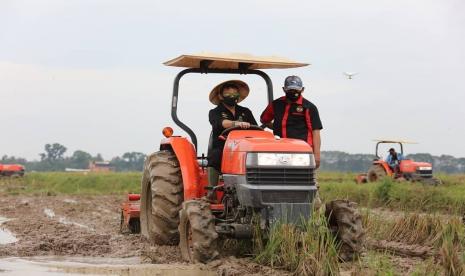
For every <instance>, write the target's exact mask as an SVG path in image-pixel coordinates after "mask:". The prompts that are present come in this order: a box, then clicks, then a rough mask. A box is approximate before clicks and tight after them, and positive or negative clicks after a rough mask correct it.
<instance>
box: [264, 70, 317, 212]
mask: <svg viewBox="0 0 465 276" xmlns="http://www.w3.org/2000/svg"><path fill="white" fill-rule="evenodd" d="M304 89H305V87H304V86H303V83H302V80H301V79H300V78H299V77H298V76H288V77H287V78H286V79H285V80H284V87H283V90H284V93H285V94H286V96H284V97H281V98H279V99H276V100H274V101H273V102H272V103H271V104H269V105H268V106H267V107H266V109H265V110H264V111H263V113H262V115H261V116H260V121H261V122H262V123H263V124H265V125H266V126H267V127H269V128H271V129H273V133H274V135H278V136H280V137H283V138H294V139H300V140H304V141H305V142H307V143H308V144H309V145H310V146H311V147H312V149H313V154H314V157H315V163H316V169H318V168H319V167H320V147H321V138H320V130H321V129H323V125H322V124H321V120H320V115H319V113H318V108H317V107H316V106H315V105H314V104H313V103H311V102H310V101H308V100H307V99H305V98H304V97H303V96H302V93H303V92H304ZM320 206H321V199H320V196H319V193H318V192H317V193H316V195H315V198H314V207H315V208H316V209H319V208H320Z"/></svg>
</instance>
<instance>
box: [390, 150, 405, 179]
mask: <svg viewBox="0 0 465 276" xmlns="http://www.w3.org/2000/svg"><path fill="white" fill-rule="evenodd" d="M388 152H389V155H388V156H387V157H386V163H388V165H389V167H391V169H392V171H393V172H394V174H395V175H397V174H398V173H399V162H400V161H401V160H403V159H404V157H403V156H402V154H401V153H397V152H396V150H395V149H394V148H390V149H389V151H388Z"/></svg>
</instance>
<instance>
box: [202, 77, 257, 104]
mask: <svg viewBox="0 0 465 276" xmlns="http://www.w3.org/2000/svg"><path fill="white" fill-rule="evenodd" d="M226 83H231V84H234V85H236V86H237V87H238V88H239V100H238V101H237V102H238V103H240V102H242V100H244V99H245V98H247V96H248V95H249V91H250V89H249V86H248V85H247V83H245V82H243V81H240V80H228V81H225V82H222V83H220V84H218V85H217V86H215V87H214V88H213V90H212V91H211V92H210V96H209V99H210V102H211V103H212V104H214V105H219V104H220V102H221V100H220V98H219V97H218V95H219V93H220V92H221V89H222V88H223V85H224V84H226Z"/></svg>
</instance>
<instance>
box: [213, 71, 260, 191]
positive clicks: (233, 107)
mask: <svg viewBox="0 0 465 276" xmlns="http://www.w3.org/2000/svg"><path fill="white" fill-rule="evenodd" d="M248 95H249V86H248V85H247V84H246V83H245V82H243V81H240V80H230V81H226V82H223V83H220V84H218V85H217V86H215V87H214V88H213V90H212V91H211V92H210V96H209V99H210V102H211V103H213V104H214V105H217V107H216V108H214V109H212V110H210V112H209V113H208V118H209V121H210V124H211V125H212V137H214V138H213V139H212V141H211V143H212V146H211V149H210V150H209V152H208V183H209V187H210V190H209V192H208V195H207V198H208V199H209V200H214V198H215V196H216V195H215V192H214V191H213V190H212V189H211V188H213V187H215V186H217V185H218V177H219V175H220V171H221V157H222V155H223V148H224V143H225V141H223V140H219V139H215V138H216V137H218V136H219V135H220V134H221V132H222V131H223V130H225V129H227V128H230V127H236V126H238V127H240V128H242V129H248V128H250V125H257V121H255V118H254V117H253V114H252V111H250V109H248V108H246V107H243V106H240V105H238V103H240V102H241V101H243V100H244V99H245V98H246V97H247V96H248Z"/></svg>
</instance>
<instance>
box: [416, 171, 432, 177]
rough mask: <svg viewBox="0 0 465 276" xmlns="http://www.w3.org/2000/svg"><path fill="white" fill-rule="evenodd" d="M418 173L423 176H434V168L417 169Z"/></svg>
mask: <svg viewBox="0 0 465 276" xmlns="http://www.w3.org/2000/svg"><path fill="white" fill-rule="evenodd" d="M417 175H418V176H420V177H423V178H429V177H433V170H422V171H420V170H417Z"/></svg>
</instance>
